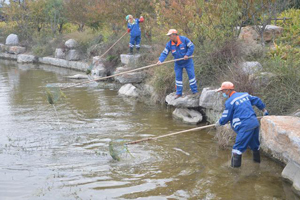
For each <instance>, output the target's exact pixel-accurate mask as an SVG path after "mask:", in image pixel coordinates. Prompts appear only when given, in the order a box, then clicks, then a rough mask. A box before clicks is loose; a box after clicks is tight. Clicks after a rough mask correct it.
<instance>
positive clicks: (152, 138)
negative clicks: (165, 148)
mask: <svg viewBox="0 0 300 200" xmlns="http://www.w3.org/2000/svg"><path fill="white" fill-rule="evenodd" d="M262 117H263V116H259V117H257V119H261V118H262ZM214 126H215V124H211V125H206V126H201V127H196V128H191V129H188V130H183V131H178V132H174V133H169V134H166V135H161V136H157V137H150V138H145V139H141V140H135V141H132V142H127V143H125V144H126V145H128V144H137V143H140V142H146V141H150V140H157V139H159V138H164V137H169V136H173V135H178V134H181V133H187V132H192V131H198V130H202V129H206V128H212V127H214Z"/></svg>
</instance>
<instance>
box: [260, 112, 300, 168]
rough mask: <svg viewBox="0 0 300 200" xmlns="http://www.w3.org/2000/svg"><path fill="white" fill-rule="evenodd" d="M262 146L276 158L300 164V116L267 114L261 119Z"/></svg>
mask: <svg viewBox="0 0 300 200" xmlns="http://www.w3.org/2000/svg"><path fill="white" fill-rule="evenodd" d="M261 147H262V148H263V150H264V151H266V152H268V153H270V154H271V155H272V156H273V157H274V158H276V159H278V160H280V161H282V162H284V163H288V162H290V161H293V162H295V163H297V164H300V118H298V117H293V116H265V117H263V118H262V120H261Z"/></svg>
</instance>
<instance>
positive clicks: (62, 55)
mask: <svg viewBox="0 0 300 200" xmlns="http://www.w3.org/2000/svg"><path fill="white" fill-rule="evenodd" d="M77 47H78V42H77V41H76V40H74V39H69V40H67V41H66V42H65V48H57V49H56V50H55V53H54V55H55V56H54V57H55V58H59V59H66V60H68V61H78V60H80V59H81V55H80V52H79V50H78V49H77Z"/></svg>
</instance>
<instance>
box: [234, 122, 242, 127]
mask: <svg viewBox="0 0 300 200" xmlns="http://www.w3.org/2000/svg"><path fill="white" fill-rule="evenodd" d="M241 124H242V122H237V123H235V124H234V125H233V128H235V127H236V126H238V125H241Z"/></svg>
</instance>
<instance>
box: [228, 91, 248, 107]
mask: <svg viewBox="0 0 300 200" xmlns="http://www.w3.org/2000/svg"><path fill="white" fill-rule="evenodd" d="M248 95H249V94H244V95H242V96H239V97H237V98H235V99H233V100H232V101H231V102H230V104H231V105H233V104H234V102H236V101H237V100H239V99H242V98H244V97H246V96H248Z"/></svg>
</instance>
